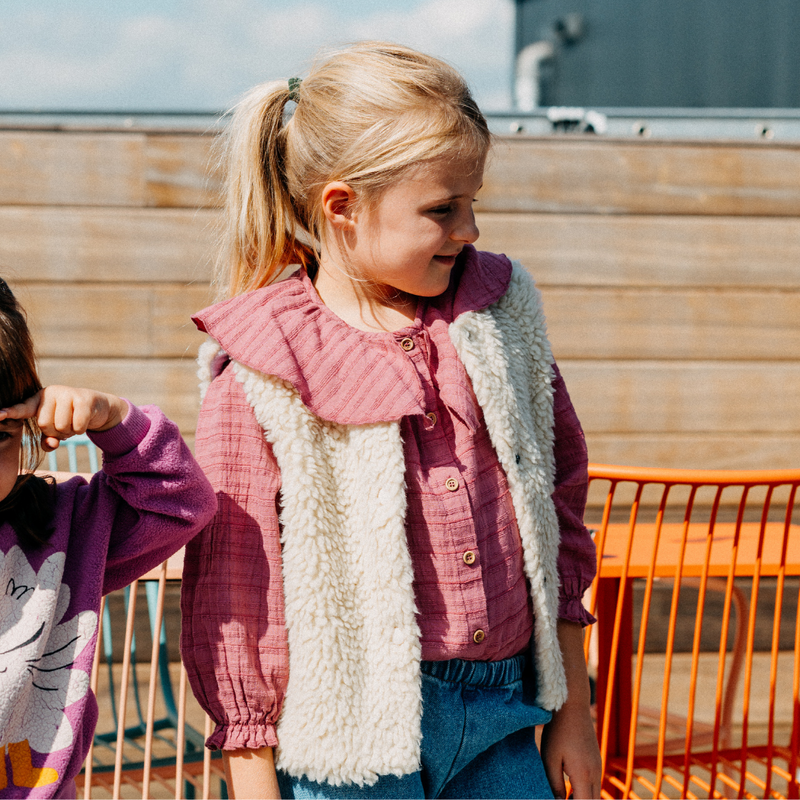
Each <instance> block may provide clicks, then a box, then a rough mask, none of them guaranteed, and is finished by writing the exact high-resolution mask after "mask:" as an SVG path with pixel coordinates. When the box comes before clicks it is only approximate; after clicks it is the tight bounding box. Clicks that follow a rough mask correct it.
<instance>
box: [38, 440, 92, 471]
mask: <svg viewBox="0 0 800 800" xmlns="http://www.w3.org/2000/svg"><path fill="white" fill-rule="evenodd" d="M80 448H85V450H86V454H87V456H88V459H89V469H88V472H97V470H99V469H100V464H99V459H98V457H97V447H95V445H94V442H92V440H91V439H90V438H89V437H88V436H87V435H86V434H85V433H79V434H78V435H77V436H73V437H71V438H69V439H67V440H65V441H63V442H61V444H60V445H59V447H58V450H53V451H52V452H51V453H48V454H47V468H48V469H49V470H52V471H53V472H58V471H59V463H58V462H59V454H61V453H64V452H66V454H67V464H68V469H62V470H61V471H62V472H78V471H79V470H78V451H79V449H80ZM61 460H63V459H61Z"/></svg>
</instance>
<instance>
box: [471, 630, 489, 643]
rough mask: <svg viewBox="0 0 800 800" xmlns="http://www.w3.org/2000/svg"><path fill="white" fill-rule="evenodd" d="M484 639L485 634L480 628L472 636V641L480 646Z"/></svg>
mask: <svg viewBox="0 0 800 800" xmlns="http://www.w3.org/2000/svg"><path fill="white" fill-rule="evenodd" d="M485 638H486V634H485V633H484V632H483V631H482V630H480V628H479V629H478V630H477V631H475V633H473V634H472V641H473V642H475V644H480V643H481V642H482V641H483V640H484V639H485Z"/></svg>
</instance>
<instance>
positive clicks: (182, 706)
mask: <svg viewBox="0 0 800 800" xmlns="http://www.w3.org/2000/svg"><path fill="white" fill-rule="evenodd" d="M168 569H169V570H170V573H172V572H173V571H174V567H173V565H171V564H170V562H164V564H162V565H161V567H160V568H158V569H157V570H154V571H153V573H148V575H146V576H145V577H144V579H143V581H142V582H143V583H148V582H151V581H155V580H157V581H158V583H157V593H156V596H155V598H153V597H152V592H149V593H148V595H149V596H148V597H147V600H148V602H145V603H139V604H138V606H139V608H138V609H137V602H136V601H137V587H138V584H139V581H134V582H133V583H132V584H131V585H130V587H128V589H129V591H128V592H127V597H126V602H125V607H126V609H127V613H126V618H125V638H124V642H125V643H124V647H123V660H122V664H121V665H114V667H113V668H114V670H115V671H116V673H117V677H116V678H115V679H114V680H111V679H109V678H108V677H107V675H106V670H105V669H102V668H101V665H102V660H103V658H102V656H103V649H104V648H103V631H102V630H100V631H98V646H97V650H96V652H95V660H94V667H93V669H92V675H91V686H92V690H93V691H94V692H95V694H96V695H97V699H98V706H99V707H100V711H101V716H102V715H103V709H104V707H105V708H106V709H110V708H113V710H114V717H115V719H116V725H117V728H116V730H117V733H116V738H115V741H114V742H113V743H111V744H112V747H111V748H110V749H106V748H105V747H103V748H102V752H100V750H101V748H99V747H98V737H95V743H94V745H93V746H92V749H91V750H90V751H89V754H88V756H87V758H86V763H85V765H84V772H83V775H82V776H80V777H79V778H78V780H77V784H78V790H79V792H80V791H81V790H82V796H83V797H84V798H89V797H113V798H118V797H121V796H125V797H136V796H139V797H142V798H145V797H153V796H156V797H175V798H181V797H203V798H209V797H226V796H227V795H226V787H225V784H224V782H223V781H224V774H223V770H222V761H221V760H219V758H218V757H217V758H214V759H212V754H211V752H210V751H209V750H206V749H205V748H202V749H197V748H196V749H195V751H194V752H191V753H189V752H187V742H190V741H192V740H193V739H195V738H197V736H196V734H195V735H192V733H193V731H192V727H191V725H190V724H189V723H188V722H187V706H188V707H189V708H190V709H191V710H190V712H189V714H191V716H193V717H195V723H194V724H195V726H197V725H198V724H199V726H200V728H201V729H203V730H204V737H208V736H209V735H210V734H211V721H210V720H209V719H208V717H206V716H205V714H203V713H202V711H200V709H199V707H198V706H197V704H196V702H195V701H194V698H193V697H192V696H191V693H190V692H188V691H187V678H186V670H185V669H184V668H183V667H182V666H181V667H180V678H179V681H178V699H177V720H176V721H175V722H174V727H172V725H171V726H170V729H169V730H166V726H163V728H164V729H162V730H161V731H160V732H159V731H158V728H159V727H160V723H162V722H163V719H164V713H165V709H163V708H159V707H158V706H159V705H164V704H165V700H164V694H163V692H160V691H159V682H160V681H161V680H163V679H164V672H163V670H164V664H163V655H164V654H163V641H162V637H160V636H158V635H156V636H151V637H150V638H151V643H150V647H149V648H148V649H149V656H150V658H149V666H148V667H145V666H144V665H143V664H140V665H139V666H138V667H137V665H136V663H135V661H134V659H133V657H132V651H133V650H134V647H133V641H134V638H135V631H134V629H135V627H137V626H136V621H137V616H138V617H141V618H142V619H141V621H140V625H139V626H138V627H139V629H140V632H141V630H143V629H144V630H148V629H149V630H151V631H152V630H155V631H160V630H161V624H162V620H163V615H164V597H165V591H166V586H167V576H168ZM124 591H125V590H120V592H121V593H122V592H124ZM153 599H154V600H155V615H154V616H155V619H154V620H153V619H150V613H149V612H150V608H148V606H149V605H150V602H149V601H151V600H153ZM107 600H108V598H106V599H105V600H104V605H105V603H106V602H107ZM99 619H100V624H101V626H102V625H103V623H105V624H106V625H107V624H109V617H108V615H106V614H103V613H102V609H101V614H100V617H99ZM139 650H140V652H141V646H140V648H139ZM135 673H136V674H135ZM135 682H138V686H134V684H135ZM140 687H141V688H143V696H144V693H146V696H147V701H146V704H144V706H143V707H142V704H141V702H140V699H139V688H140ZM198 720H200V721H199V722H198ZM142 723H143V724H142ZM215 755H217V756H218V755H219V754H215Z"/></svg>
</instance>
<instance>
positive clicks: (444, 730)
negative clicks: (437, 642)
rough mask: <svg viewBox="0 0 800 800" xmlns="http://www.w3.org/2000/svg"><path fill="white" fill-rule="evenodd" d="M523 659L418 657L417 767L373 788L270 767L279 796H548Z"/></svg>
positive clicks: (538, 720)
mask: <svg viewBox="0 0 800 800" xmlns="http://www.w3.org/2000/svg"><path fill="white" fill-rule="evenodd" d="M534 696H535V677H534V675H533V670H532V669H531V667H530V664H529V658H528V657H527V656H525V655H518V656H514V657H512V658H507V659H505V660H503V661H462V660H460V659H453V660H452V661H423V662H422V704H423V714H422V768H421V769H420V770H419V771H418V772H414V773H412V774H410V775H404V776H403V777H401V778H398V777H395V776H394V775H385V776H383V777H381V778H380V779H379V780H378V782H377V783H376V784H374V785H373V786H363V787H359V786H356V785H353V784H351V785H347V786H331V785H330V784H327V783H317V782H315V781H309V780H307V779H306V778H293V777H291V776H289V775H287V774H286V773H283V772H280V771H279V772H278V781H279V783H280V787H281V796H282V797H284V798H292V797H294V798H348V797H350V798H427V797H441V798H498V797H506V798H512V797H523V798H538V797H547V798H551V797H552V796H553V793H552V791H551V789H550V784H549V783H548V782H547V777H546V776H545V772H544V766H543V765H542V760H541V758H540V756H539V750H538V749H537V747H536V740H535V726H537V725H543V724H545V723H546V722H549V721H550V717H551V714H550V712H549V711H545V710H544V709H542V708H540V707H539V706H537V705H536V704H535V703H534V700H533V698H534Z"/></svg>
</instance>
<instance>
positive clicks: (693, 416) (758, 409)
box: [559, 359, 800, 434]
mask: <svg viewBox="0 0 800 800" xmlns="http://www.w3.org/2000/svg"><path fill="white" fill-rule="evenodd" d="M559 366H560V368H561V371H562V372H563V374H564V378H565V380H566V382H567V387H568V389H569V392H570V395H571V396H572V400H573V402H574V404H575V408H576V410H577V412H578V416H579V417H580V419H581V422H582V424H583V427H584V430H586V431H587V432H592V433H634V432H661V433H701V434H706V433H726V434H731V433H739V432H741V433H756V432H766V433H773V434H777V433H800V403H798V402H797V398H798V397H800V363H799V362H788V363H785V362H776V363H766V364H761V363H758V362H750V363H725V362H713V361H707V362H697V361H684V362H671V361H661V362H659V361H636V362H631V361H616V362H613V361H612V362H603V361H572V360H570V359H562V360H561V361H560V362H559Z"/></svg>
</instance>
